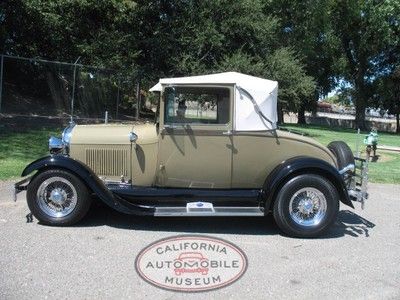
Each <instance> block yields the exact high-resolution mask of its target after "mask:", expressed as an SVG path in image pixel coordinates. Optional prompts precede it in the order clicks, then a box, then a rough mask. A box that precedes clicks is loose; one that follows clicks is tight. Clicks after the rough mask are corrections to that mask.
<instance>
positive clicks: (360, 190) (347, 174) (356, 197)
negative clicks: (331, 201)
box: [339, 157, 368, 209]
mask: <svg viewBox="0 0 400 300" xmlns="http://www.w3.org/2000/svg"><path fill="white" fill-rule="evenodd" d="M354 160H355V165H349V166H347V167H346V168H344V169H343V170H340V171H339V173H341V174H342V176H343V180H344V181H345V183H346V188H347V192H348V194H349V197H350V199H351V200H352V201H356V202H360V203H361V208H362V209H364V205H365V200H367V199H368V192H367V186H368V161H367V160H365V159H363V158H359V157H355V158H354Z"/></svg>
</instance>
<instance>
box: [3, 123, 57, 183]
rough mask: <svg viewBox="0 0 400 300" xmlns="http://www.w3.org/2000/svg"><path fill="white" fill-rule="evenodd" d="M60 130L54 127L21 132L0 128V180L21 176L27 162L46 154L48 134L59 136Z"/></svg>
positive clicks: (47, 152)
mask: <svg viewBox="0 0 400 300" xmlns="http://www.w3.org/2000/svg"><path fill="white" fill-rule="evenodd" d="M61 131H62V129H61V128H54V127H52V128H51V129H50V128H46V127H43V128H42V129H35V130H29V131H23V132H6V131H5V130H0V180H4V179H10V178H14V177H19V176H21V172H22V170H23V169H24V168H25V167H26V165H27V164H29V163H31V162H32V161H34V160H36V159H38V158H40V157H42V156H45V155H48V154H49V149H48V140H49V137H50V135H54V136H60V135H61Z"/></svg>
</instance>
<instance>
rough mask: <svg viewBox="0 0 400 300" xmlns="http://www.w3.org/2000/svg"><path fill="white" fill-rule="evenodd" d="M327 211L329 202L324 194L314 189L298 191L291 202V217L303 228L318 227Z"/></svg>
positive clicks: (308, 188) (306, 188) (307, 188)
mask: <svg viewBox="0 0 400 300" xmlns="http://www.w3.org/2000/svg"><path fill="white" fill-rule="evenodd" d="M326 210H327V201H326V198H325V196H324V194H322V192H321V191H319V190H318V189H316V188H313V187H305V188H302V189H300V190H298V191H297V192H296V193H295V194H294V195H293V196H292V198H291V199H290V202H289V214H290V217H291V218H292V220H293V221H294V222H295V223H297V224H299V225H302V226H307V227H310V226H315V225H318V224H319V223H320V222H321V221H322V220H323V219H324V217H325V215H326Z"/></svg>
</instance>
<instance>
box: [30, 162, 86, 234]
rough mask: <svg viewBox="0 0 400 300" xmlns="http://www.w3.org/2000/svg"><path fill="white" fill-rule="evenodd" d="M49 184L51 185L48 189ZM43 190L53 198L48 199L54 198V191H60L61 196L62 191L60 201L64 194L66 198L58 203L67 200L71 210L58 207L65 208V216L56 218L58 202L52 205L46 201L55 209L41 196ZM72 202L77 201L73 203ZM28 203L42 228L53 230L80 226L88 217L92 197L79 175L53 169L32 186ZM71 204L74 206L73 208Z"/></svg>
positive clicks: (42, 173)
mask: <svg viewBox="0 0 400 300" xmlns="http://www.w3.org/2000/svg"><path fill="white" fill-rule="evenodd" d="M51 181H54V182H51ZM48 182H51V183H50V184H48V185H47V187H46V184H47V183H48ZM42 184H43V185H42ZM42 187H43V190H44V192H43V194H45V195H47V196H49V197H48V198H50V197H51V196H52V193H53V191H54V190H57V192H58V191H60V192H58V196H59V197H60V194H61V195H62V196H61V197H62V198H61V199H58V201H60V202H62V201H64V200H65V198H67V199H66V200H67V201H66V202H63V203H62V204H68V203H69V205H68V206H67V205H65V207H67V210H65V208H64V206H63V205H61V204H60V205H58V204H57V207H58V208H59V207H63V210H64V212H65V215H64V214H63V212H61V213H58V214H59V215H55V214H57V211H56V210H55V209H54V206H55V204H54V203H57V202H53V201H52V200H51V201H50V200H48V199H47V198H46V199H47V200H48V201H49V202H47V203H50V202H51V203H50V204H51V205H47V204H46V201H44V200H43V197H39V196H38V190H39V189H40V190H41V191H42ZM60 187H61V188H60ZM47 188H48V190H47ZM75 193H76V195H75ZM73 195H75V197H73ZM47 196H46V197H47ZM53 197H54V196H53ZM56 197H57V196H56ZM70 198H73V199H75V200H74V201H70V202H69V200H70ZM27 200H28V206H29V209H30V210H31V212H32V214H33V215H34V216H35V217H36V218H37V219H38V220H39V221H40V222H41V223H42V224H46V225H52V226H68V225H73V224H75V223H77V222H78V221H80V220H81V219H82V218H83V217H84V216H85V215H86V213H87V212H88V210H89V208H90V204H91V197H90V193H89V191H88V189H87V187H86V186H85V184H84V183H83V182H82V181H81V180H80V179H79V178H78V177H77V176H76V175H74V174H72V173H70V172H68V171H65V170H60V169H50V170H46V171H43V172H41V173H39V174H37V175H36V176H35V177H34V178H33V179H32V181H31V182H30V183H29V185H28V190H27ZM71 203H74V204H73V205H71Z"/></svg>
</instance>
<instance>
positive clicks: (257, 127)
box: [150, 72, 278, 131]
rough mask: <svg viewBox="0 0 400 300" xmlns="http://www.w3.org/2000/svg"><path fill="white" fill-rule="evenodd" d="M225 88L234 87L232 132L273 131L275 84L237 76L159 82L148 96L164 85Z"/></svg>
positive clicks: (275, 119)
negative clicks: (198, 85) (210, 85)
mask: <svg viewBox="0 0 400 300" xmlns="http://www.w3.org/2000/svg"><path fill="white" fill-rule="evenodd" d="M180 84H228V85H233V86H234V87H235V109H234V111H235V116H234V120H235V122H234V123H233V129H234V130H235V131H261V130H273V129H276V122H277V96H278V82H276V81H272V80H267V79H263V78H259V77H254V76H250V75H245V74H241V73H237V72H226V73H218V74H210V75H201V76H190V77H177V78H163V79H160V81H159V82H158V83H157V84H156V85H155V86H153V87H152V88H151V89H150V91H151V92H161V91H162V87H163V86H166V85H180Z"/></svg>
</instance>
